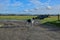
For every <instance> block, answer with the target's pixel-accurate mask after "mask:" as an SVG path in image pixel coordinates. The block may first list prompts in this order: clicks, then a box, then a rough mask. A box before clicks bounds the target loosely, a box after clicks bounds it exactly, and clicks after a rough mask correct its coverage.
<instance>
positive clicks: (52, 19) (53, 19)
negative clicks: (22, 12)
mask: <svg viewBox="0 0 60 40" xmlns="http://www.w3.org/2000/svg"><path fill="white" fill-rule="evenodd" d="M33 17H37V16H0V20H26V19H31V18H33ZM57 20H58V17H57V16H50V17H48V18H45V19H43V20H40V21H41V23H42V24H44V23H51V24H54V25H57V26H60V21H59V22H58V21H57Z"/></svg>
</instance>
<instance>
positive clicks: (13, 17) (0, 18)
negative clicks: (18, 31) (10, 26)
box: [0, 16, 36, 20]
mask: <svg viewBox="0 0 60 40" xmlns="http://www.w3.org/2000/svg"><path fill="white" fill-rule="evenodd" d="M33 17H36V16H0V20H26V19H31V18H33Z"/></svg>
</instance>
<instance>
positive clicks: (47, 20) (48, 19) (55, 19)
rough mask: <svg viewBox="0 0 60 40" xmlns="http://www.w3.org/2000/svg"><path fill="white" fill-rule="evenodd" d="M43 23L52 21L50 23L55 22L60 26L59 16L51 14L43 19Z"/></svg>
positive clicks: (54, 23)
mask: <svg viewBox="0 0 60 40" xmlns="http://www.w3.org/2000/svg"><path fill="white" fill-rule="evenodd" d="M41 23H42V24H45V23H50V24H53V25H56V26H59V27H60V21H58V17H57V16H50V17H48V18H45V19H43V20H41Z"/></svg>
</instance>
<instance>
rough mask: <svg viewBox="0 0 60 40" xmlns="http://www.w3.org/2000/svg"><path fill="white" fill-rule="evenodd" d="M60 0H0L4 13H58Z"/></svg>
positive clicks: (0, 6)
mask: <svg viewBox="0 0 60 40" xmlns="http://www.w3.org/2000/svg"><path fill="white" fill-rule="evenodd" d="M59 10H60V0H0V13H4V14H11V13H13V14H58V12H59V13H60V11H59Z"/></svg>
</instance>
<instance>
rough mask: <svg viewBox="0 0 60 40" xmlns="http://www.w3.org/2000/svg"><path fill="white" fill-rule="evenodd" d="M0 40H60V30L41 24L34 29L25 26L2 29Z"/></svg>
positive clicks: (0, 29)
mask: <svg viewBox="0 0 60 40" xmlns="http://www.w3.org/2000/svg"><path fill="white" fill-rule="evenodd" d="M14 23H16V22H14ZM17 23H18V24H20V23H21V22H17ZM21 25H22V24H21ZM0 40H60V29H59V28H56V27H52V26H50V25H41V24H40V25H35V26H33V27H31V26H26V25H25V26H24V25H23V26H19V27H14V28H0Z"/></svg>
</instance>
